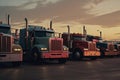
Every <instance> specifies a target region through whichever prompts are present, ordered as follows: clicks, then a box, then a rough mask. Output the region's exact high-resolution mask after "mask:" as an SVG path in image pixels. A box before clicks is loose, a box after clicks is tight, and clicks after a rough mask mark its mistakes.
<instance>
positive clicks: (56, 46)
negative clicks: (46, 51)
mask: <svg viewBox="0 0 120 80" xmlns="http://www.w3.org/2000/svg"><path fill="white" fill-rule="evenodd" d="M62 44H63V42H62V39H60V38H59V39H56V38H52V39H51V50H52V51H60V50H62Z"/></svg>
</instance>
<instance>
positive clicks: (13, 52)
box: [0, 15, 23, 66]
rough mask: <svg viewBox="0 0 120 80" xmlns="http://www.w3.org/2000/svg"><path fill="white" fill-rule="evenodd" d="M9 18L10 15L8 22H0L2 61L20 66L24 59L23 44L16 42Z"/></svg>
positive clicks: (0, 55)
mask: <svg viewBox="0 0 120 80" xmlns="http://www.w3.org/2000/svg"><path fill="white" fill-rule="evenodd" d="M9 18H10V15H8V24H4V23H2V22H0V62H1V63H6V62H7V63H8V62H10V63H12V64H13V66H19V65H20V64H21V62H22V61H23V52H22V48H21V46H20V45H19V44H16V43H15V42H14V39H15V38H14V36H12V34H11V25H10V24H9Z"/></svg>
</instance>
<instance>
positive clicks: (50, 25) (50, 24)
mask: <svg viewBox="0 0 120 80" xmlns="http://www.w3.org/2000/svg"><path fill="white" fill-rule="evenodd" d="M50 29H51V30H52V20H51V21H50Z"/></svg>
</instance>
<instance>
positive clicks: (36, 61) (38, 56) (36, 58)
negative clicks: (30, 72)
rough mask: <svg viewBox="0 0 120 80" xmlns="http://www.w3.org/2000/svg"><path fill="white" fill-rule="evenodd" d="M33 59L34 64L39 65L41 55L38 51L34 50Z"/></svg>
mask: <svg viewBox="0 0 120 80" xmlns="http://www.w3.org/2000/svg"><path fill="white" fill-rule="evenodd" d="M31 57H32V62H33V63H35V64H36V63H39V60H40V53H39V52H38V51H37V50H33V51H32V54H31Z"/></svg>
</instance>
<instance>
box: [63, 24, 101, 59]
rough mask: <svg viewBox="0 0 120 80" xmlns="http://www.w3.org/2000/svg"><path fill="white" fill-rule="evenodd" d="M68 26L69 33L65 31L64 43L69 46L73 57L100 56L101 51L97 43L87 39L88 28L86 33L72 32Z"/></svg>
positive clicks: (95, 57) (94, 57)
mask: <svg viewBox="0 0 120 80" xmlns="http://www.w3.org/2000/svg"><path fill="white" fill-rule="evenodd" d="M67 27H68V33H63V34H62V38H63V44H64V45H66V46H67V47H68V48H69V51H70V55H71V56H72V58H73V59H77V60H78V59H82V58H90V59H92V60H95V59H97V57H99V56H100V51H99V49H98V48H97V47H96V43H95V42H92V41H87V40H86V30H85V27H84V28H83V29H84V34H79V33H70V27H69V26H67Z"/></svg>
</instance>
